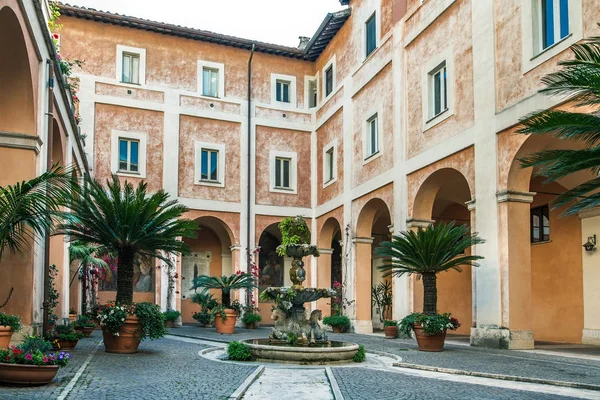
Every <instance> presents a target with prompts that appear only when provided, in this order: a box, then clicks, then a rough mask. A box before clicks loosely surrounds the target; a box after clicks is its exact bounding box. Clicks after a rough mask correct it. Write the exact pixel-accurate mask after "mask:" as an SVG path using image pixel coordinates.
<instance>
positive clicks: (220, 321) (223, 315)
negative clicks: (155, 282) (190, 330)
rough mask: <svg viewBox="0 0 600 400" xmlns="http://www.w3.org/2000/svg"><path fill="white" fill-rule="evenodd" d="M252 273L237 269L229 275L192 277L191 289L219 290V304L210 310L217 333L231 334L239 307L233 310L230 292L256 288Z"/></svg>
mask: <svg viewBox="0 0 600 400" xmlns="http://www.w3.org/2000/svg"><path fill="white" fill-rule="evenodd" d="M256 287H257V286H256V278H255V277H254V275H252V274H249V273H246V272H242V271H238V272H236V273H235V274H232V275H230V276H225V275H223V276H220V277H219V276H208V275H200V276H198V277H197V278H196V279H194V285H193V286H192V289H196V288H203V289H207V290H208V289H219V290H221V304H219V305H218V306H216V307H214V308H213V309H212V310H211V312H212V315H213V316H214V317H215V328H216V329H217V333H227V334H232V333H233V331H234V329H235V322H236V319H237V316H238V313H239V311H240V310H239V309H238V310H235V309H234V307H235V306H236V304H234V303H232V301H231V292H232V291H234V290H239V289H248V290H253V289H254V288H256ZM238 304H239V303H238Z"/></svg>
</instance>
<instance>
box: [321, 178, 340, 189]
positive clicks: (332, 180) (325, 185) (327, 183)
mask: <svg viewBox="0 0 600 400" xmlns="http://www.w3.org/2000/svg"><path fill="white" fill-rule="evenodd" d="M335 182H337V178H331V179H330V180H328V181H327V182H325V183H323V189H325V188H326V187H327V186H331V185H333V184H334V183H335Z"/></svg>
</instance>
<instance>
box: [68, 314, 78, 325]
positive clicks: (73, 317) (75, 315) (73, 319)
mask: <svg viewBox="0 0 600 400" xmlns="http://www.w3.org/2000/svg"><path fill="white" fill-rule="evenodd" d="M76 319H77V314H69V322H70V323H73V322H75V320H76Z"/></svg>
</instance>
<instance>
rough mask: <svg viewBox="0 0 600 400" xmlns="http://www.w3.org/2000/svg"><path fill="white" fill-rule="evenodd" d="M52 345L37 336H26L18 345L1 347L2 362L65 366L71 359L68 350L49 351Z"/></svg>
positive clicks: (0, 356)
mask: <svg viewBox="0 0 600 400" xmlns="http://www.w3.org/2000/svg"><path fill="white" fill-rule="evenodd" d="M51 348H52V345H51V344H50V343H49V342H47V341H45V340H43V339H41V338H39V337H35V336H27V337H25V341H24V342H23V343H21V344H20V345H18V346H10V347H8V348H0V363H5V364H22V365H40V366H44V365H58V366H59V367H64V366H65V365H67V363H68V362H69V360H70V359H71V355H70V354H69V353H67V352H64V351H61V352H48V350H49V349H51Z"/></svg>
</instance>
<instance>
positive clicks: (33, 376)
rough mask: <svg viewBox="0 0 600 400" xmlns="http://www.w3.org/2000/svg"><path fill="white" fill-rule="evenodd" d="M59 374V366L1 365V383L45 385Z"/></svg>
mask: <svg viewBox="0 0 600 400" xmlns="http://www.w3.org/2000/svg"><path fill="white" fill-rule="evenodd" d="M57 373H58V365H22V364H5V363H0V382H5V383H16V384H19V385H45V384H47V383H50V382H52V379H54V377H55V376H56V374H57Z"/></svg>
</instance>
